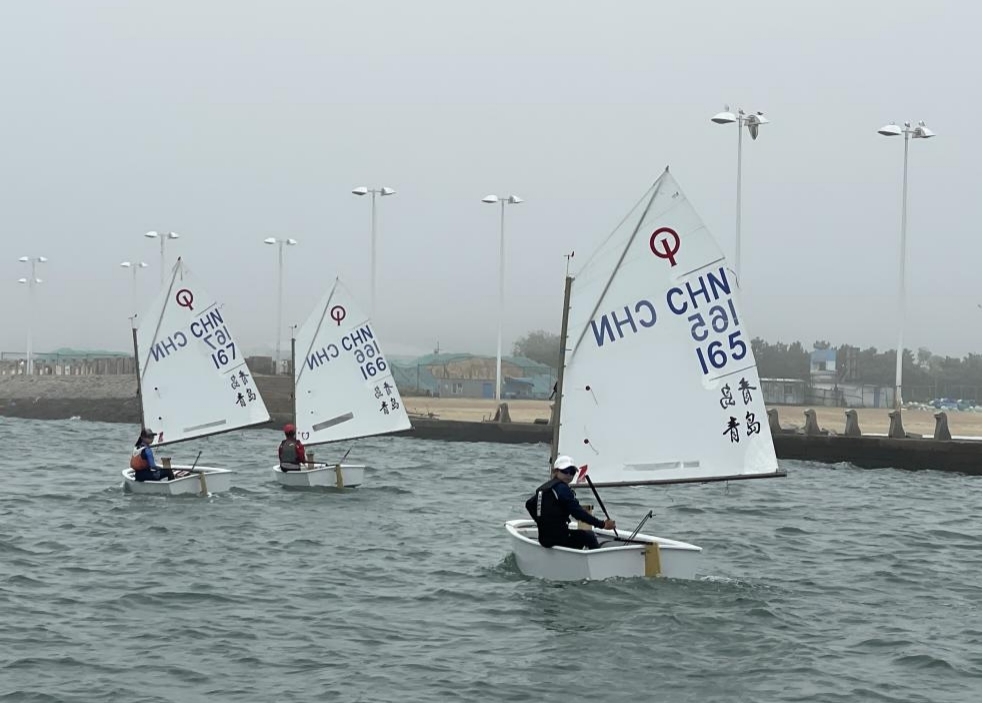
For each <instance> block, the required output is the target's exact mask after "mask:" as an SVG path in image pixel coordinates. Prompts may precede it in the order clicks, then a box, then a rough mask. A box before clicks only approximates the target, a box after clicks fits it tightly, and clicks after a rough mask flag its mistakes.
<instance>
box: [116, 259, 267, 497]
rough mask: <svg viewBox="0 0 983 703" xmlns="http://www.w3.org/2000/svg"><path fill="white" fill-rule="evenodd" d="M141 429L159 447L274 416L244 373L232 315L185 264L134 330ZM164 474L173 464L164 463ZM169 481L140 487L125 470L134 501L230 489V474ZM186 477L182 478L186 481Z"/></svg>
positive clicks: (207, 471) (188, 473) (209, 470)
mask: <svg viewBox="0 0 983 703" xmlns="http://www.w3.org/2000/svg"><path fill="white" fill-rule="evenodd" d="M133 354H134V358H135V359H136V366H137V368H136V373H137V393H138V394H139V396H140V422H141V425H142V426H143V427H149V428H150V429H152V430H154V431H155V432H156V433H157V435H156V437H155V439H154V443H153V444H152V445H151V446H152V448H153V449H154V450H155V451H154V454H155V455H159V452H158V451H156V450H157V449H158V447H162V446H165V445H170V444H174V443H177V442H184V441H187V440H190V439H198V438H200V437H207V436H209V435H216V434H221V433H223V432H230V431H232V430H237V429H241V428H243V427H250V426H252V425H259V424H262V423H264V422H268V421H269V419H270V414H269V412H268V411H267V409H266V404H265V403H264V402H263V398H262V396H261V395H260V392H259V389H258V388H257V387H256V382H255V380H254V379H253V377H252V374H251V373H250V371H249V367H248V366H246V360H245V358H244V357H243V355H242V349H241V347H240V346H239V345H238V344H237V343H236V341H235V338H234V337H233V336H232V332H231V331H230V328H229V323H228V322H227V320H226V313H225V312H224V311H223V310H222V304H220V303H219V302H218V301H217V300H216V299H215V298H214V297H212V296H211V295H210V294H209V293H208V292H207V291H206V290H205V289H204V288H203V287H202V286H201V284H199V283H198V281H197V280H196V279H195V278H194V277H193V276H192V274H191V271H190V270H189V269H188V267H187V266H186V265H185V264H184V262H183V261H182V260H181V259H180V258H179V259H178V260H177V263H176V264H175V265H174V268H173V270H172V271H171V276H170V279H169V280H168V281H167V283H166V284H165V285H164V287H163V289H162V290H161V292H160V293H159V294H158V296H157V298H156V300H154V302H153V303H152V304H151V305H150V307H149V309H148V310H147V311H146V313H145V315H144V317H143V322H141V323H140V325H139V327H137V326H134V328H133ZM158 462H159V463H163V464H164V465H165V466H168V465H169V464H170V459H169V458H164V457H158ZM170 468H171V469H173V470H174V471H175V476H180V478H175V479H173V480H170V481H142V482H141V481H137V480H135V479H134V478H133V469H129V468H127V469H123V486H124V488H125V489H127V490H129V491H132V492H134V493H150V494H162V495H181V494H201V495H208V494H210V493H219V492H224V491H228V490H229V489H230V488H231V487H232V474H233V473H234V472H233V471H231V470H230V469H222V468H218V467H214V466H198V465H197V461H196V462H195V463H194V464H192V465H170ZM182 474H184V475H182Z"/></svg>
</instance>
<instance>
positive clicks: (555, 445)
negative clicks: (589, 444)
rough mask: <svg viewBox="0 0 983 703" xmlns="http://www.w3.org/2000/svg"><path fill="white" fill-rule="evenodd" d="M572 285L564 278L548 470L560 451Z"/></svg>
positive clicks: (571, 280) (568, 277) (570, 279)
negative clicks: (558, 358) (561, 412)
mask: <svg viewBox="0 0 983 703" xmlns="http://www.w3.org/2000/svg"><path fill="white" fill-rule="evenodd" d="M572 284H573V278H572V277H571V276H567V277H566V282H565V285H564V288H563V316H562V318H561V320H562V321H561V322H560V365H559V367H558V368H557V371H556V400H554V401H553V439H552V440H551V441H550V469H552V468H553V462H554V461H556V454H557V452H558V451H559V449H560V406H561V405H562V401H563V367H564V366H565V365H566V355H567V320H568V318H569V317H570V287H571V285H572Z"/></svg>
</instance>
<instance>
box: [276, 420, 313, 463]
mask: <svg viewBox="0 0 983 703" xmlns="http://www.w3.org/2000/svg"><path fill="white" fill-rule="evenodd" d="M283 434H285V435H286V438H285V439H284V440H283V441H282V442H280V448H279V450H278V454H279V456H280V470H281V471H300V470H301V468H303V467H302V464H304V463H305V462H306V461H307V454H306V452H305V451H304V445H303V444H301V443H300V440H299V439H297V428H296V427H294V426H293V425H284V426H283Z"/></svg>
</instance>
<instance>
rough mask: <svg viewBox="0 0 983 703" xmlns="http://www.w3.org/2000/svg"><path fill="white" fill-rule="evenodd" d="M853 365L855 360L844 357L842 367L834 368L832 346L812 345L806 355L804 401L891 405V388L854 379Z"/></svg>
mask: <svg viewBox="0 0 983 703" xmlns="http://www.w3.org/2000/svg"><path fill="white" fill-rule="evenodd" d="M849 356H850V355H849V354H848V357H849ZM855 366H856V360H855V359H852V360H851V359H850V358H848V359H847V363H846V364H845V365H844V367H843V368H842V369H838V368H837V364H836V350H835V349H813V350H812V353H811V354H810V355H809V388H808V391H807V393H806V396H805V404H806V405H825V406H832V407H841V408H892V407H894V388H891V387H888V386H877V385H874V384H870V383H861V382H859V381H857V380H854V379H855V378H856V375H857V374H856V368H855Z"/></svg>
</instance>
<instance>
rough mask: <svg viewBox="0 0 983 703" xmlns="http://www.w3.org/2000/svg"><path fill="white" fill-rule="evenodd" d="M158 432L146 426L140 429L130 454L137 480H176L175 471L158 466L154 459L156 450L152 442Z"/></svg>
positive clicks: (134, 476)
mask: <svg viewBox="0 0 983 703" xmlns="http://www.w3.org/2000/svg"><path fill="white" fill-rule="evenodd" d="M156 436H157V433H156V432H154V431H153V430H151V429H149V428H146V427H144V428H143V429H142V430H140V438H139V439H137V441H136V444H135V445H133V452H132V453H131V454H130V468H131V469H133V478H135V479H136V480H137V481H161V480H165V479H166V480H168V481H173V480H174V472H173V471H172V470H171V469H165V468H164V467H163V466H157V463H156V462H155V461H154V450H153V449H151V448H150V445H151V443H152V442H153V441H154V437H156Z"/></svg>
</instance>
